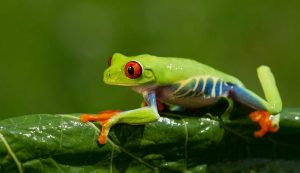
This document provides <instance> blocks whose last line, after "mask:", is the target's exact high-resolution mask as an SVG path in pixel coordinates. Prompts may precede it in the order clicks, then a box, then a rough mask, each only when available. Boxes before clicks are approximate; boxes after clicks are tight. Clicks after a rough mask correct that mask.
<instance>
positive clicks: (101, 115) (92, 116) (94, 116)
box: [80, 110, 121, 122]
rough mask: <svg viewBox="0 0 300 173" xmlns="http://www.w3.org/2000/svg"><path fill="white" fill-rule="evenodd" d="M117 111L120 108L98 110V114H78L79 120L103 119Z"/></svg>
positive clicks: (108, 117)
mask: <svg viewBox="0 0 300 173" xmlns="http://www.w3.org/2000/svg"><path fill="white" fill-rule="evenodd" d="M119 112H121V110H106V111H102V112H100V113H99V114H82V115H80V121H82V122H89V121H105V120H108V119H110V118H111V117H113V116H114V115H116V114H118V113H119Z"/></svg>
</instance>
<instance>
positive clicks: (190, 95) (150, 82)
mask: <svg viewBox="0 0 300 173" xmlns="http://www.w3.org/2000/svg"><path fill="white" fill-rule="evenodd" d="M108 64H109V67H108V68H107V69H106V70H105V71H104V76H103V80H104V82H105V83H106V84H109V85H121V86H128V87H131V88H132V89H133V90H134V91H136V92H138V93H140V94H142V95H143V97H144V99H145V102H146V105H147V106H146V107H141V108H138V109H134V110H129V111H119V110H117V111H104V112H101V113H99V114H97V115H91V114H83V115H81V118H80V119H81V121H83V122H88V121H99V122H100V123H101V125H102V131H101V135H100V136H99V139H98V141H99V143H101V144H104V143H106V138H107V135H108V133H109V130H110V128H111V127H112V126H114V125H115V124H118V123H127V124H132V125H138V124H145V123H149V122H154V121H156V120H158V118H159V117H160V115H159V109H158V106H157V105H160V104H159V103H158V102H157V101H159V102H161V103H166V104H168V105H173V106H172V107H171V108H172V110H175V109H176V110H180V108H185V109H189V108H193V109H195V108H201V107H205V106H209V105H213V104H215V103H217V102H218V100H220V99H226V100H227V101H228V103H229V104H228V105H229V106H228V108H227V109H226V111H225V112H224V114H223V115H222V116H221V119H222V120H224V121H226V120H229V115H230V113H231V110H232V108H233V103H234V102H238V103H240V104H242V105H244V106H246V107H249V108H253V109H254V112H253V113H251V114H250V115H249V116H250V118H251V119H252V120H253V121H255V122H258V123H259V125H260V126H261V129H260V130H259V131H256V132H255V133H254V134H255V136H257V137H262V136H264V135H265V134H266V133H267V132H269V131H270V132H275V131H277V130H278V128H279V116H280V114H279V113H280V112H281V110H282V101H281V97H280V95H279V92H278V89H277V87H276V83H275V79H274V77H273V74H272V72H271V70H270V69H269V67H267V66H260V67H259V68H258V69H257V72H258V78H259V80H260V83H261V85H262V88H263V91H264V94H265V97H266V100H264V99H263V98H261V97H259V96H258V95H256V94H255V93H254V92H252V91H250V90H248V89H247V88H246V87H245V86H244V85H243V84H242V82H240V81H239V80H238V79H237V78H235V77H233V76H230V75H228V74H225V73H223V72H221V71H218V70H216V69H214V68H212V67H209V66H207V65H205V64H201V63H199V62H197V61H195V60H191V59H185V58H174V57H157V56H152V55H138V56H125V55H122V54H120V53H115V54H114V55H113V56H112V57H111V58H110V59H109V62H108Z"/></svg>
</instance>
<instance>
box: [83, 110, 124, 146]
mask: <svg viewBox="0 0 300 173" xmlns="http://www.w3.org/2000/svg"><path fill="white" fill-rule="evenodd" d="M120 112H122V111H121V110H106V111H102V112H100V113H99V114H82V115H81V116H80V121H82V122H89V121H98V122H99V123H100V125H101V127H102V128H101V134H100V136H99V138H98V141H99V143H100V144H105V143H106V139H107V135H108V132H109V129H110V127H111V125H110V123H109V122H110V121H111V120H113V117H114V116H115V115H117V114H118V113H120Z"/></svg>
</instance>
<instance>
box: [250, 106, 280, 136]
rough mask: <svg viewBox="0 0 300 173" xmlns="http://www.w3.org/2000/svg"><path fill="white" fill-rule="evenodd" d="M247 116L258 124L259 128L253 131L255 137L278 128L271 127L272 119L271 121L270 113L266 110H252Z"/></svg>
mask: <svg viewBox="0 0 300 173" xmlns="http://www.w3.org/2000/svg"><path fill="white" fill-rule="evenodd" d="M249 117H250V118H251V120H252V121H254V122H257V123H258V124H259V126H260V128H261V129H260V130H258V131H256V132H255V133H254V136H255V137H259V138H260V137H263V136H265V134H266V133H268V132H276V131H278V128H276V127H273V124H272V121H271V115H270V114H269V113H268V112H267V111H262V110H258V111H255V112H252V113H251V114H250V115H249Z"/></svg>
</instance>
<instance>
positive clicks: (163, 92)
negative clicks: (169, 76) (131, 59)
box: [156, 87, 220, 108]
mask: <svg viewBox="0 0 300 173" xmlns="http://www.w3.org/2000/svg"><path fill="white" fill-rule="evenodd" d="M156 96H157V98H158V99H159V100H161V101H162V102H165V103H169V104H172V105H179V106H182V107H186V108H198V107H205V106H209V105H213V104H215V103H216V102H217V101H218V100H219V98H220V97H219V96H218V97H205V96H204V95H199V96H188V97H177V96H176V95H174V93H173V92H172V91H170V89H168V88H166V87H162V88H158V89H157V90H156Z"/></svg>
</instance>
